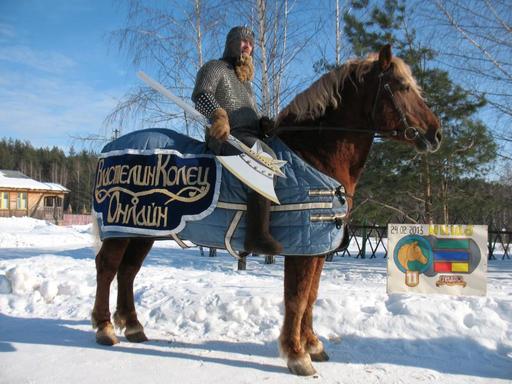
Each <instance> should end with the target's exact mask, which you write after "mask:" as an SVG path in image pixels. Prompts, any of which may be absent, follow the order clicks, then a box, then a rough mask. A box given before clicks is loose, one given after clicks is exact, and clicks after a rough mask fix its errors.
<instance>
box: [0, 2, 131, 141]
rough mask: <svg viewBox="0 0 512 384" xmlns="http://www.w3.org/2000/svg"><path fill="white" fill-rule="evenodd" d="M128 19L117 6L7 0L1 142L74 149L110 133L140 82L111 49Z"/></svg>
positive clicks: (1, 42) (1, 11)
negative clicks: (77, 139) (109, 119)
mask: <svg viewBox="0 0 512 384" xmlns="http://www.w3.org/2000/svg"><path fill="white" fill-rule="evenodd" d="M123 15H124V12H122V10H120V9H119V6H118V4H115V3H114V2H112V1H110V0H0V137H12V138H16V139H21V140H29V141H30V142H31V143H32V144H33V145H34V146H54V145H56V146H60V147H62V148H64V149H67V148H69V146H70V145H71V144H73V139H72V136H76V135H81V136H84V135H86V134H89V133H93V134H105V133H106V132H107V131H110V130H111V127H109V128H108V129H107V128H105V127H104V126H103V119H104V118H105V116H106V115H107V114H108V113H109V112H110V111H111V110H112V108H113V107H114V106H115V105H116V103H117V101H118V100H119V99H120V98H121V97H122V96H123V94H124V93H126V91H127V90H128V89H129V88H130V87H133V86H134V85H136V83H137V81H138V80H137V78H136V77H135V71H134V70H132V69H131V66H130V65H129V64H128V62H127V60H126V59H123V58H122V57H121V55H120V54H119V53H118V51H117V49H115V47H114V46H112V44H110V43H109V33H110V32H111V31H113V30H115V29H117V28H120V27H121V26H122V24H123ZM132 72H133V73H132Z"/></svg>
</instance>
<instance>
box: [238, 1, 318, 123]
mask: <svg viewBox="0 0 512 384" xmlns="http://www.w3.org/2000/svg"><path fill="white" fill-rule="evenodd" d="M232 4H233V5H234V3H232ZM236 4H237V5H236V7H234V6H232V9H236V10H237V11H236V12H235V14H236V15H237V16H238V18H237V19H238V20H240V19H242V20H247V21H248V24H249V25H250V27H251V28H252V29H253V30H254V32H255V35H256V44H257V47H256V48H257V49H256V50H255V64H256V66H257V71H256V79H255V82H254V86H255V91H256V94H257V96H258V97H259V104H260V109H261V112H262V113H263V114H265V115H267V116H276V115H277V113H278V112H279V110H280V109H281V108H282V107H283V103H286V102H288V101H290V98H291V97H292V96H294V95H295V94H296V93H297V92H298V91H299V90H301V89H303V88H304V83H305V82H306V83H307V84H309V82H311V81H312V80H313V76H314V74H313V72H312V68H307V70H304V69H303V70H302V71H301V70H297V68H296V67H295V66H294V62H295V61H296V60H297V59H298V58H299V57H300V54H301V53H302V54H304V51H305V50H307V49H310V48H311V46H312V41H313V38H314V37H315V35H316V32H317V31H318V29H319V28H318V20H316V19H315V16H314V15H312V13H311V12H309V13H308V7H309V3H308V2H307V1H300V0H293V1H290V0H281V1H273V2H270V1H267V0H241V1H237V2H236ZM269 5H270V6H269ZM235 18H236V17H235Z"/></svg>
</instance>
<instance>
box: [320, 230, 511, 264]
mask: <svg viewBox="0 0 512 384" xmlns="http://www.w3.org/2000/svg"><path fill="white" fill-rule="evenodd" d="M488 228H489V229H488V240H487V249H488V258H489V260H497V259H501V260H505V259H510V258H511V256H512V230H509V229H506V228H499V227H498V228H496V227H495V226H491V225H489V226H488ZM387 235H388V227H387V225H377V224H373V225H361V224H351V225H350V226H349V236H350V245H349V247H348V248H347V249H346V250H344V251H341V252H337V253H335V254H334V255H331V256H330V257H328V258H327V260H329V261H332V260H333V258H334V256H336V255H339V256H342V257H344V256H349V257H355V258H361V259H364V258H370V259H372V258H376V257H377V256H380V255H382V256H383V257H384V258H386V257H387V255H388V249H387Z"/></svg>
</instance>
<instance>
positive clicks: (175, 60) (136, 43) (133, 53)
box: [106, 0, 225, 136]
mask: <svg viewBox="0 0 512 384" xmlns="http://www.w3.org/2000/svg"><path fill="white" fill-rule="evenodd" d="M224 10H225V7H223V2H222V1H221V0H186V1H179V0H170V1H168V2H166V3H165V4H164V5H162V4H161V3H158V2H155V1H153V2H148V1H143V0H129V1H128V14H127V19H126V25H125V27H124V28H122V29H120V30H118V31H116V32H114V33H113V34H112V41H113V42H116V43H117V45H118V48H119V50H120V51H122V52H125V53H126V54H127V55H128V56H129V58H130V59H131V62H132V64H133V66H134V67H135V68H137V69H143V70H144V71H146V72H148V74H150V75H151V76H152V77H154V78H156V79H157V80H158V81H159V82H161V83H162V84H163V85H164V86H166V87H168V88H169V89H171V90H172V91H173V92H175V93H176V94H177V95H178V96H181V97H183V98H188V97H190V94H191V91H192V87H193V84H194V80H195V76H196V73H197V71H198V69H199V68H200V67H201V66H202V65H203V63H204V52H205V50H213V51H216V52H218V51H219V50H220V48H219V47H220V45H221V39H220V38H219V36H220V34H221V31H222V30H223V29H224V25H225V11H224ZM134 72H135V71H134ZM133 119H137V120H138V121H139V124H138V126H164V127H169V126H172V128H173V129H177V130H185V131H186V132H187V133H188V134H190V135H193V136H202V128H201V127H199V126H198V125H193V126H192V127H193V130H190V129H189V127H190V121H189V120H188V119H187V118H186V115H184V112H183V111H181V110H179V109H177V108H176V107H175V106H173V105H172V104H170V103H169V102H168V101H167V100H165V99H164V98H162V97H161V96H160V95H159V94H158V93H156V92H155V91H153V90H151V89H149V88H147V87H145V86H143V85H142V84H141V85H140V86H138V87H136V88H135V89H134V90H132V91H131V92H129V93H128V94H127V95H125V97H124V99H122V100H121V101H120V102H119V103H118V105H117V106H116V108H115V109H114V110H113V111H112V113H110V114H109V115H108V116H107V118H106V123H109V124H112V123H114V122H115V123H116V124H119V125H120V126H125V125H127V123H128V122H129V121H132V120H133Z"/></svg>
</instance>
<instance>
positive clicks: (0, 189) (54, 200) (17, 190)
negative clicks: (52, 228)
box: [0, 169, 69, 224]
mask: <svg viewBox="0 0 512 384" xmlns="http://www.w3.org/2000/svg"><path fill="white" fill-rule="evenodd" d="M66 193H69V189H67V188H66V187H64V186H62V185H60V184H55V183H43V182H40V181H37V180H34V179H31V178H30V177H28V176H26V175H24V174H23V173H21V172H18V171H10V170H3V169H0V217H10V216H29V217H34V218H36V219H44V220H52V221H53V222H55V223H57V224H58V223H61V222H62V219H63V213H64V212H63V203H64V196H65V194H66Z"/></svg>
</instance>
